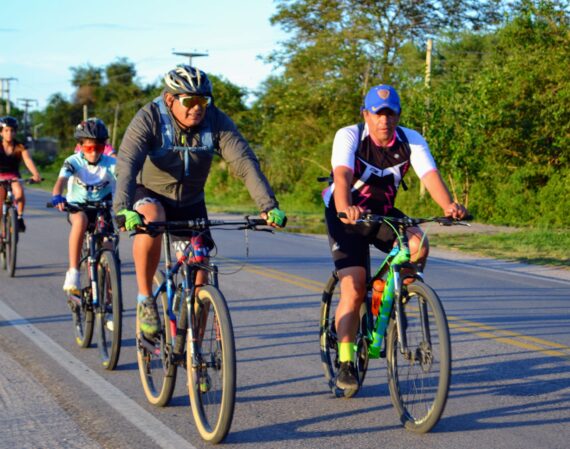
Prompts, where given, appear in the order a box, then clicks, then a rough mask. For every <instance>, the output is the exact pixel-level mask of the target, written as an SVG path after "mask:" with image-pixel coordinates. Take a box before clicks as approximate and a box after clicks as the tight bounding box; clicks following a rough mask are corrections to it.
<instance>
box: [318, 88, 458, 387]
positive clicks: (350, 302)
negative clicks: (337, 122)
mask: <svg viewBox="0 0 570 449" xmlns="http://www.w3.org/2000/svg"><path fill="white" fill-rule="evenodd" d="M400 112H401V107H400V98H399V96H398V93H397V92H396V90H395V89H394V88H393V87H392V86H388V85H380V86H375V87H373V88H372V89H370V90H369V92H368V93H367V95H366V97H365V99H364V106H363V107H362V114H363V116H364V123H363V124H360V125H352V126H347V127H345V128H341V129H340V130H338V131H337V133H336V136H335V139H334V143H333V149H332V170H333V181H334V182H333V184H332V185H331V186H330V187H329V188H328V189H326V190H325V192H323V194H324V195H323V197H324V200H325V205H326V209H325V219H326V224H327V228H328V235H329V244H330V248H331V252H332V256H333V260H334V265H335V268H336V270H337V273H338V276H339V280H340V300H339V306H338V308H337V310H336V315H335V323H336V330H337V335H338V341H339V344H338V354H339V361H340V369H339V372H338V376H337V379H336V385H337V387H339V388H341V389H351V390H352V389H357V388H358V380H357V379H356V371H355V367H354V352H355V351H354V340H355V337H356V332H357V329H358V321H359V311H360V305H361V304H362V301H363V300H364V294H365V291H366V263H367V262H366V261H367V257H366V256H367V254H368V250H369V248H368V247H369V245H370V244H374V245H375V246H376V247H377V248H378V249H380V250H382V251H384V252H389V251H390V249H391V248H392V246H393V244H394V240H395V238H396V236H395V234H394V232H393V231H392V230H391V229H390V227H389V226H388V225H386V224H383V225H382V226H381V227H380V228H379V229H369V228H365V227H361V226H360V225H357V224H355V220H357V219H358V218H359V217H360V216H361V215H362V214H363V213H364V212H372V213H374V214H380V215H387V216H394V217H403V216H404V214H403V213H402V212H401V211H399V210H398V209H396V208H395V207H394V204H395V199H396V193H397V191H398V187H399V186H400V183H401V182H402V178H403V177H404V175H405V174H406V172H407V171H408V169H409V168H410V165H411V166H412V168H413V169H414V171H415V172H416V175H417V176H418V177H419V178H420V179H421V181H422V183H423V184H424V185H425V186H426V188H427V190H428V192H429V193H430V195H431V197H432V199H433V200H434V201H435V202H436V203H437V204H438V205H439V206H440V207H441V209H442V211H443V213H444V214H445V215H446V216H452V217H454V218H462V217H464V216H465V214H466V210H465V208H464V207H463V206H462V205H461V204H458V203H456V202H455V201H454V200H453V198H452V197H451V195H450V193H449V190H448V189H447V187H446V185H445V183H444V182H443V179H442V177H441V175H440V173H439V171H438V170H437V167H436V164H435V162H434V159H433V157H432V155H431V153H430V150H429V147H428V144H427V143H426V141H425V139H424V138H423V137H422V136H421V135H420V134H419V133H418V132H416V131H414V130H411V129H408V128H404V127H401V126H398V122H399V120H400ZM338 212H344V213H345V214H346V216H347V217H348V218H342V219H339V218H338V217H337V213H338ZM422 235H423V234H422V231H421V230H420V229H419V228H409V229H408V237H409V239H410V250H411V253H412V254H411V256H412V261H416V262H418V265H419V266H420V267H423V266H424V265H425V261H426V259H427V256H428V242H427V239H424V241H423V245H421V249H420V242H421V240H422Z"/></svg>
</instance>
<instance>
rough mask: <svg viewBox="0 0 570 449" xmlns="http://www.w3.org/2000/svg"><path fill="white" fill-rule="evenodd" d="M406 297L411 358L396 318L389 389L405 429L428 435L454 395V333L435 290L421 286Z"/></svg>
mask: <svg viewBox="0 0 570 449" xmlns="http://www.w3.org/2000/svg"><path fill="white" fill-rule="evenodd" d="M402 293H403V295H402V307H401V309H402V317H401V321H402V328H403V332H405V335H406V339H407V345H408V349H409V351H408V354H409V357H405V356H404V355H403V354H402V352H401V351H400V347H399V341H398V331H397V325H396V321H395V319H394V316H393V317H392V319H391V320H390V324H389V327H388V335H387V342H386V343H387V346H386V347H387V362H388V386H389V390H390V397H391V399H392V404H393V405H394V408H395V409H396V412H397V413H398V416H399V417H400V420H401V421H402V424H403V425H404V427H405V428H406V429H407V430H410V431H412V432H415V433H426V432H429V431H430V430H431V429H432V428H433V427H434V426H435V425H436V424H437V422H438V421H439V419H440V417H441V415H442V413H443V411H444V409H445V404H446V402H447V396H448V393H449V384H450V380H451V342H450V338H449V328H448V323H447V317H446V315H445V311H444V310H443V307H442V305H441V301H440V299H439V297H438V296H437V293H436V292H435V291H434V290H433V289H432V288H431V287H429V286H428V285H426V284H424V283H423V282H419V281H416V282H415V283H413V284H410V285H408V286H407V288H405V289H404V291H403V292H402ZM422 321H423V323H422Z"/></svg>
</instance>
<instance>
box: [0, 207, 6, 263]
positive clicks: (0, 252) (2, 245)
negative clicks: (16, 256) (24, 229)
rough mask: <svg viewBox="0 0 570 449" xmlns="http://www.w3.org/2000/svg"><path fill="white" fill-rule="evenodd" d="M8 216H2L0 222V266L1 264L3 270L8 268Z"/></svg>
mask: <svg viewBox="0 0 570 449" xmlns="http://www.w3.org/2000/svg"><path fill="white" fill-rule="evenodd" d="M7 218H8V217H6V216H3V217H2V222H1V223H0V227H1V228H2V229H0V231H1V232H2V241H1V242H0V266H2V269H3V270H7V269H8V242H7V240H8V235H7V234H8V233H7V232H6V231H7V230H8V220H7Z"/></svg>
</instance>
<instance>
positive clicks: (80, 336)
mask: <svg viewBox="0 0 570 449" xmlns="http://www.w3.org/2000/svg"><path fill="white" fill-rule="evenodd" d="M86 245H87V244H86V243H84V246H83V249H82V250H81V251H82V252H81V262H80V263H79V273H80V277H81V291H80V293H79V296H76V297H75V298H76V299H73V297H72V296H71V295H70V296H69V299H68V304H69V306H70V308H71V315H72V317H73V327H74V330H75V342H76V343H77V344H78V345H79V346H80V347H82V348H87V347H89V345H90V344H91V340H92V339H93V328H94V326H95V313H94V312H93V298H92V296H91V294H92V292H91V281H90V279H91V276H90V274H89V262H88V260H87V256H88V254H89V249H88V247H87V246H86Z"/></svg>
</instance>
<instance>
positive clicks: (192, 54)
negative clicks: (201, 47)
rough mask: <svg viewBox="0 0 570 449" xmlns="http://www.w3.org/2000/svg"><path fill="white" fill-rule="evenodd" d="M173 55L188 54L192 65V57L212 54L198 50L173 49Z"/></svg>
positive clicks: (189, 62) (189, 63)
mask: <svg viewBox="0 0 570 449" xmlns="http://www.w3.org/2000/svg"><path fill="white" fill-rule="evenodd" d="M172 54H173V55H176V56H186V57H187V58H188V65H189V66H191V67H192V58H198V57H200V56H210V55H209V54H208V53H198V52H196V51H173V52H172Z"/></svg>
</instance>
